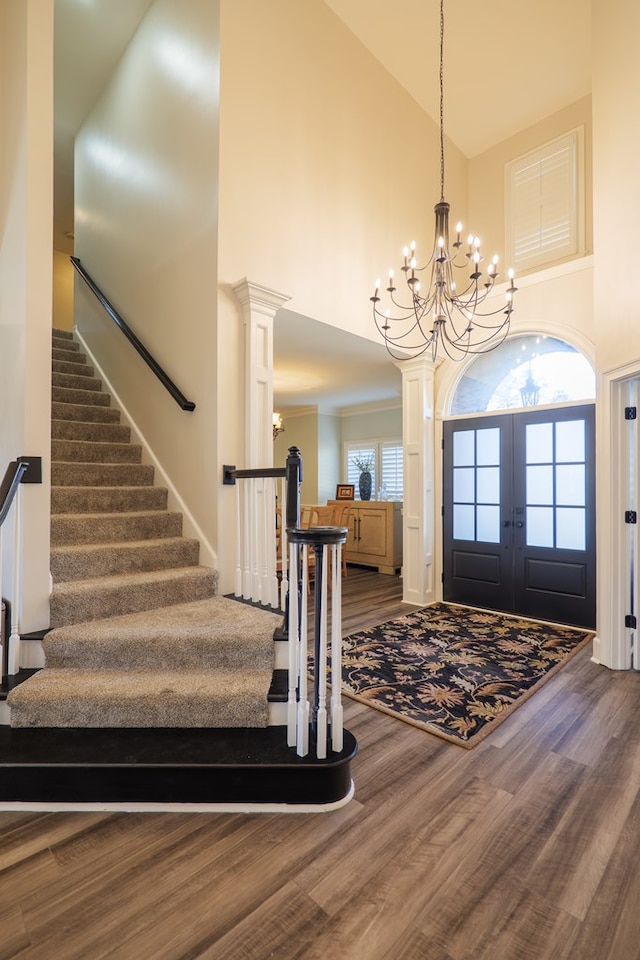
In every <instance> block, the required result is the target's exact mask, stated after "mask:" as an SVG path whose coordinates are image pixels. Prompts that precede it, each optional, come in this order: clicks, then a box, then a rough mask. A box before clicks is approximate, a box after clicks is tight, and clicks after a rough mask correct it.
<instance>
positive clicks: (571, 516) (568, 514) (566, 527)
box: [556, 507, 587, 550]
mask: <svg viewBox="0 0 640 960" xmlns="http://www.w3.org/2000/svg"><path fill="white" fill-rule="evenodd" d="M586 544H587V536H586V510H584V509H583V508H581V507H574V508H573V509H571V507H558V509H557V510H556V547H558V548H559V549H561V550H585V549H586Z"/></svg>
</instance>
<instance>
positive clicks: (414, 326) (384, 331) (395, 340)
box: [374, 313, 431, 349]
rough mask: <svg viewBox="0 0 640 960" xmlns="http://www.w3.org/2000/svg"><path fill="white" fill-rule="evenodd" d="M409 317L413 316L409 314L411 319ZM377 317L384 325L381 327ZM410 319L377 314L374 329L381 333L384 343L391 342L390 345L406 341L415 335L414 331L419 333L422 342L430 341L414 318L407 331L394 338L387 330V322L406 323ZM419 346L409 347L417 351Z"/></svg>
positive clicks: (388, 326) (429, 337)
mask: <svg viewBox="0 0 640 960" xmlns="http://www.w3.org/2000/svg"><path fill="white" fill-rule="evenodd" d="M411 316H414V315H413V314H411V315H410V317H411ZM378 317H379V318H380V319H382V320H384V321H385V323H384V324H382V325H381V324H379V323H378ZM410 317H405V318H397V317H386V316H384V315H383V314H380V313H378V315H377V316H376V317H375V318H374V319H375V324H376V327H377V328H378V331H379V332H380V333H381V335H382V336H383V337H384V339H385V341H390V342H392V343H398V342H399V341H401V340H404V339H406V338H407V337H409V336H411V334H413V333H415V331H416V329H417V330H418V331H419V334H420V336H421V337H422V338H423V340H424V339H429V340H430V339H431V334H429V335H428V336H427V334H426V333H425V331H424V329H423V327H422V325H421V323H420V321H419V320H418V319H417V318H415V320H414V322H413V323H412V324H411V326H410V327H409V328H408V329H406V330H404V331H403V332H402V333H398V334H397V335H395V336H394V335H392V334H391V333H389V330H390V329H391V327H390V324H389V321H391V322H394V323H397V322H400V321H402V320H405V321H406V320H409V319H410ZM420 346H421V345H420V344H418V347H411V349H418V348H419V347H420Z"/></svg>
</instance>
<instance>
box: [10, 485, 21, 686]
mask: <svg viewBox="0 0 640 960" xmlns="http://www.w3.org/2000/svg"><path fill="white" fill-rule="evenodd" d="M21 499H22V497H21V488H20V487H18V491H17V493H16V497H15V501H14V504H13V509H14V515H13V531H14V543H13V605H12V608H11V613H12V615H11V636H10V637H9V641H8V643H9V673H10V674H11V676H14V675H15V674H16V673H17V672H18V671H19V669H20V624H21V620H22V510H21V508H20V507H21Z"/></svg>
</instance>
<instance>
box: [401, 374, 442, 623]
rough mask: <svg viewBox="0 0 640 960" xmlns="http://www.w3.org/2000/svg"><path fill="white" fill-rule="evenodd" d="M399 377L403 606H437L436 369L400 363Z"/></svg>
mask: <svg viewBox="0 0 640 960" xmlns="http://www.w3.org/2000/svg"><path fill="white" fill-rule="evenodd" d="M397 366H398V368H399V370H400V372H401V373H402V446H403V451H404V464H403V466H404V495H403V508H402V535H403V566H402V580H403V594H402V599H403V600H404V601H405V602H406V603H416V604H421V605H424V604H427V603H431V602H432V601H433V600H435V584H434V562H433V561H434V557H433V550H434V530H435V523H436V517H435V514H434V510H435V500H434V463H435V450H434V416H433V375H434V370H435V366H436V365H435V364H434V363H433V361H432V360H431V359H429V358H427V357H419V358H418V359H416V360H402V361H398V363H397Z"/></svg>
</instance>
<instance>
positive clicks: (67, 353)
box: [51, 340, 88, 369]
mask: <svg viewBox="0 0 640 960" xmlns="http://www.w3.org/2000/svg"><path fill="white" fill-rule="evenodd" d="M62 344H64V346H62ZM72 346H75V350H73V349H72ZM51 357H52V360H53V364H55V363H59V362H64V363H84V364H86V363H88V361H87V355H86V353H81V352H80V350H79V347H78V344H77V343H76V344H74V343H73V340H69V341H68V342H67V341H60V340H54V341H53V348H52V350H51ZM53 364H52V369H53Z"/></svg>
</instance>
